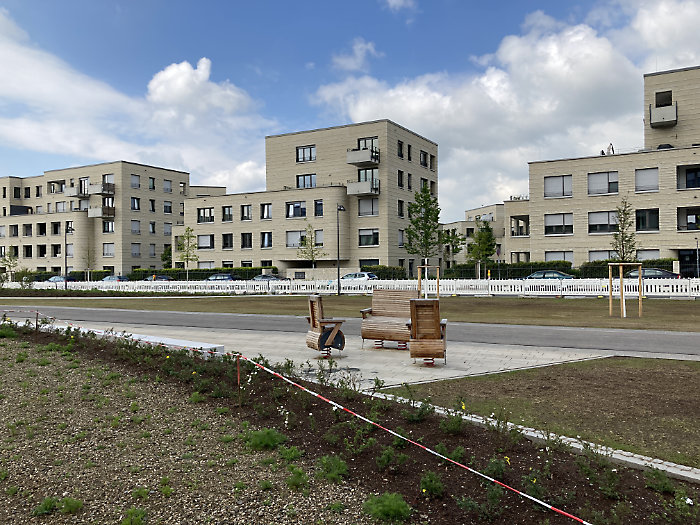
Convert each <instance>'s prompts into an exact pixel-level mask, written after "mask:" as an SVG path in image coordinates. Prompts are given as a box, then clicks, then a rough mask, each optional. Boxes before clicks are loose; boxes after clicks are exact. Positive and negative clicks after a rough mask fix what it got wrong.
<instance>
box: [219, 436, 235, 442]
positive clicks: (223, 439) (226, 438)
mask: <svg viewBox="0 0 700 525" xmlns="http://www.w3.org/2000/svg"><path fill="white" fill-rule="evenodd" d="M235 439H236V438H235V436H232V435H231V434H224V435H223V436H220V437H219V441H221V442H222V443H231V442H232V441H233V440H235Z"/></svg>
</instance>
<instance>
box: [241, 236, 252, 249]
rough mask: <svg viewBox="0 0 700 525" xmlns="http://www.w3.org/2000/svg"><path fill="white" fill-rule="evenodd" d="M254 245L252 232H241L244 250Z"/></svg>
mask: <svg viewBox="0 0 700 525" xmlns="http://www.w3.org/2000/svg"><path fill="white" fill-rule="evenodd" d="M252 247H253V234H252V233H241V248H242V249H244V250H249V249H251V248H252Z"/></svg>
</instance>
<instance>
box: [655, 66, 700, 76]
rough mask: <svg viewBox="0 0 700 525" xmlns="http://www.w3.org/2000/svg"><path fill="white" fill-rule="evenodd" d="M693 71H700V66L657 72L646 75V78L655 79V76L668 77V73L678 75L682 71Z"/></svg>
mask: <svg viewBox="0 0 700 525" xmlns="http://www.w3.org/2000/svg"><path fill="white" fill-rule="evenodd" d="M693 69H700V66H690V67H681V68H678V69H668V70H666V71H655V72H654V73H644V76H645V77H653V76H654V75H667V74H668V73H678V72H680V71H692V70H693Z"/></svg>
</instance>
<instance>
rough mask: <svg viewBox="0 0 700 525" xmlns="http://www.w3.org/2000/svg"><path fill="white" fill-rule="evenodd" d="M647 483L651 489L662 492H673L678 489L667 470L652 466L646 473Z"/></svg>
mask: <svg viewBox="0 0 700 525" xmlns="http://www.w3.org/2000/svg"><path fill="white" fill-rule="evenodd" d="M644 478H645V479H646V485H647V487H649V488H650V489H651V490H655V491H656V492H660V493H662V494H673V492H674V491H675V490H676V486H675V484H674V483H673V482H672V481H671V480H670V479H669V477H668V475H667V474H666V472H664V471H663V470H659V469H657V468H652V469H651V470H647V471H646V472H645V473H644Z"/></svg>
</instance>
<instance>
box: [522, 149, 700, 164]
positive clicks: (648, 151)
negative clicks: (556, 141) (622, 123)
mask: <svg viewBox="0 0 700 525" xmlns="http://www.w3.org/2000/svg"><path fill="white" fill-rule="evenodd" d="M698 147H700V146H679V147H677V148H666V149H640V150H639V151H630V152H628V153H615V154H614V155H586V156H584V157H566V158H562V159H549V160H531V161H528V165H529V164H544V163H547V162H567V161H572V160H584V159H609V158H610V157H624V156H627V155H645V154H648V153H663V152H668V151H678V150H682V149H696V148H698Z"/></svg>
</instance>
